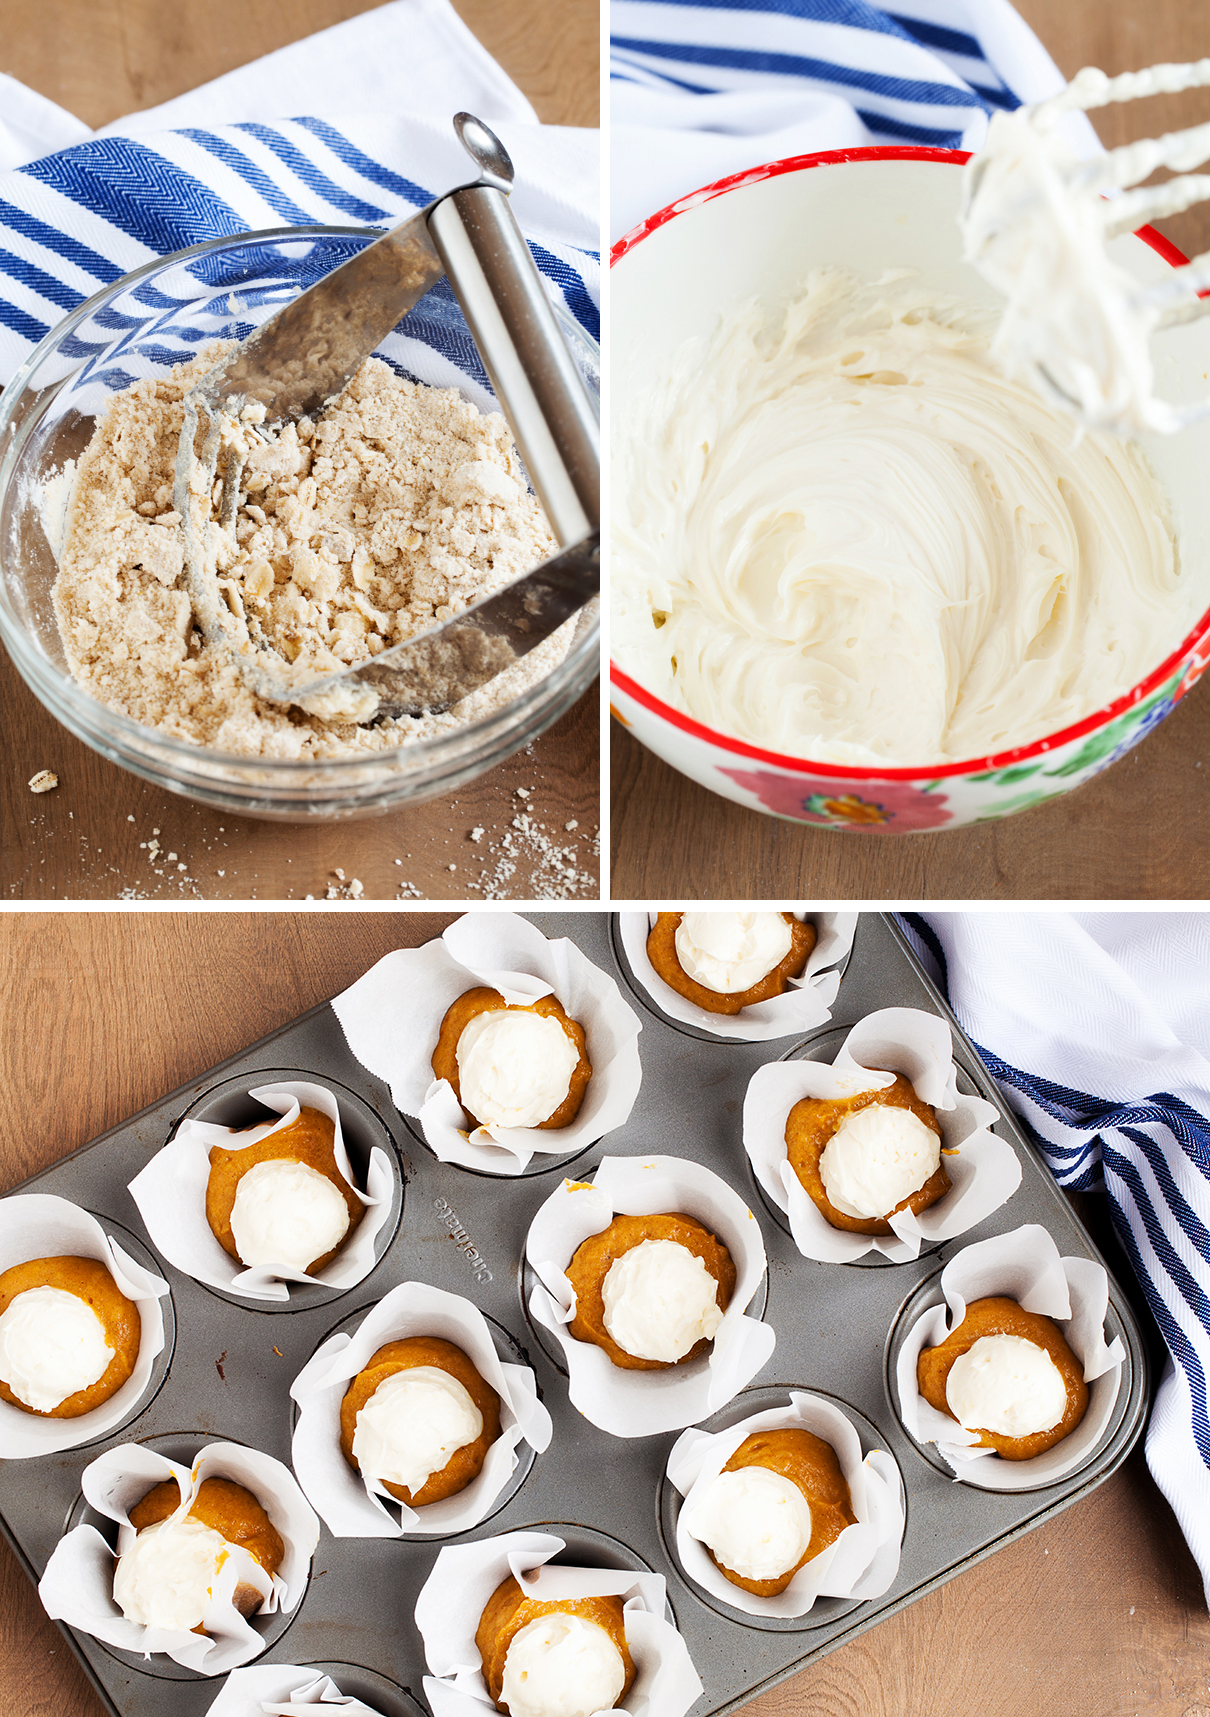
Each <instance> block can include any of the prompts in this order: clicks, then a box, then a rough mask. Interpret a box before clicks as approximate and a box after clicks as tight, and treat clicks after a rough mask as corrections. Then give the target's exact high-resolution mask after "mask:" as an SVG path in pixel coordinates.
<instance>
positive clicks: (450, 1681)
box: [416, 1532, 702, 1717]
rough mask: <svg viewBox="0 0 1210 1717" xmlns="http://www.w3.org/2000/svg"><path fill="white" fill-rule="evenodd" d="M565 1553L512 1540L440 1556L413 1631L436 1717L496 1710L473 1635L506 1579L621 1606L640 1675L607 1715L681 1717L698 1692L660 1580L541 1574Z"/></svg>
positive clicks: (529, 1535)
mask: <svg viewBox="0 0 1210 1717" xmlns="http://www.w3.org/2000/svg"><path fill="white" fill-rule="evenodd" d="M565 1548H566V1546H565V1544H564V1542H563V1540H562V1539H561V1538H556V1537H554V1536H553V1535H552V1534H550V1533H546V1532H507V1533H503V1534H501V1536H500V1537H498V1538H486V1539H484V1540H483V1541H482V1542H481V1543H479V1544H458V1545H451V1546H447V1548H446V1549H444V1550H443V1551H442V1552H441V1554H440V1555H439V1556H438V1558H437V1561H436V1563H435V1565H434V1567H433V1572H432V1573H431V1574H430V1575H429V1577H428V1579H427V1580H426V1581H425V1583H424V1586H423V1587H422V1589H421V1592H420V1597H419V1599H418V1600H417V1603H416V1626H417V1627H418V1628H419V1629H420V1632H421V1635H422V1636H423V1638H424V1654H425V1658H426V1660H427V1662H428V1666H429V1668H430V1669H431V1670H432V1672H433V1674H432V1675H431V1676H430V1675H426V1676H425V1678H424V1694H425V1698H426V1699H427V1700H428V1702H429V1707H430V1709H431V1710H432V1713H433V1717H486V1713H487V1712H494V1711H495V1709H496V1707H495V1703H494V1702H493V1701H492V1700H491V1699H490V1698H489V1696H488V1691H487V1684H486V1682H485V1681H484V1679H483V1670H482V1667H481V1663H482V1660H481V1659H480V1656H479V1649H478V1647H477V1646H476V1644H475V1632H476V1629H477V1628H478V1626H479V1619H480V1617H481V1616H482V1614H483V1611H484V1608H485V1606H486V1604H487V1600H488V1599H489V1598H490V1597H491V1595H492V1593H493V1592H494V1591H495V1590H496V1587H497V1586H499V1585H500V1584H501V1583H502V1582H503V1581H505V1580H507V1579H508V1576H509V1575H510V1574H512V1575H513V1577H514V1578H515V1579H516V1580H517V1581H519V1582H520V1584H521V1586H522V1587H524V1588H525V1590H526V1592H527V1593H528V1594H529V1596H531V1597H533V1598H535V1599H537V1600H538V1602H540V1603H560V1602H562V1601H563V1600H565V1599H573V1598H598V1597H619V1598H621V1599H622V1600H623V1625H624V1628H625V1632H626V1645H627V1647H628V1649H629V1651H630V1655H631V1657H632V1658H633V1659H634V1665H635V1669H636V1670H637V1671H638V1673H637V1675H636V1676H635V1679H634V1685H633V1687H632V1688H631V1689H630V1692H629V1693H628V1694H627V1696H626V1701H625V1704H623V1705H618V1706H611V1707H610V1709H611V1710H616V1711H626V1712H628V1713H629V1717H684V1713H685V1712H686V1711H688V1709H689V1707H690V1706H691V1705H692V1704H693V1702H694V1700H695V1699H696V1698H697V1697H698V1695H699V1694H700V1693H701V1691H702V1684H701V1682H700V1680H699V1679H698V1675H697V1671H696V1670H695V1669H694V1667H693V1663H692V1661H691V1660H690V1657H689V1650H688V1647H687V1646H686V1645H685V1642H684V1640H683V1639H682V1638H681V1636H680V1634H679V1633H678V1632H677V1631H676V1628H675V1627H674V1626H673V1625H672V1623H671V1622H670V1621H668V1620H667V1619H666V1617H665V1613H664V1610H665V1597H664V1576H663V1575H662V1574H646V1573H636V1572H634V1571H633V1570H631V1569H616V1568H564V1567H557V1568H546V1567H544V1564H545V1563H547V1562H549V1561H550V1559H551V1557H552V1556H557V1555H558V1554H559V1552H560V1551H561V1550H563V1549H565ZM435 1678H436V1679H435ZM594 1717H600V1714H599V1713H596V1714H594Z"/></svg>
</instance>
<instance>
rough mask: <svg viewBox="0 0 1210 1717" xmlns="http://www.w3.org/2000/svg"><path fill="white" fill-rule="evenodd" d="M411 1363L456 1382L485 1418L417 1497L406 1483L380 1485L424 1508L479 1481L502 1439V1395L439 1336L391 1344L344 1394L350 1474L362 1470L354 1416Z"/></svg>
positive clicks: (343, 1443) (343, 1436)
mask: <svg viewBox="0 0 1210 1717" xmlns="http://www.w3.org/2000/svg"><path fill="white" fill-rule="evenodd" d="M415 1365H433V1366H436V1367H437V1369H438V1370H439V1371H446V1372H448V1373H449V1375H450V1376H451V1377H455V1378H457V1380H458V1382H459V1383H461V1385H462V1387H463V1388H464V1389H465V1390H466V1392H467V1394H468V1395H469V1396H470V1398H471V1400H472V1401H473V1402H474V1403H475V1406H476V1407H477V1408H478V1409H479V1411H480V1413H481V1414H482V1415H483V1429H482V1431H481V1432H480V1433H479V1435H478V1436H477V1437H476V1438H475V1441H474V1442H473V1443H467V1444H466V1445H465V1447H464V1448H461V1449H455V1450H454V1452H453V1454H452V1455H451V1456H450V1458H449V1460H448V1461H447V1462H446V1463H445V1465H444V1466H443V1467H442V1468H441V1471H440V1472H436V1473H430V1474H429V1477H428V1479H427V1480H426V1481H425V1483H424V1484H423V1485H422V1486H421V1488H420V1489H419V1490H418V1491H417V1492H416V1494H415V1496H413V1495H412V1493H411V1491H410V1490H409V1489H408V1488H407V1486H406V1485H401V1484H393V1483H391V1482H389V1481H388V1480H385V1479H384V1480H383V1481H382V1483H383V1487H384V1489H386V1490H389V1491H390V1493H391V1495H392V1496H394V1497H398V1498H399V1501H400V1502H403V1503H406V1504H407V1505H408V1507H409V1508H423V1507H424V1506H425V1504H426V1503H430V1502H444V1501H445V1499H446V1497H447V1496H456V1495H457V1494H458V1492H459V1491H460V1490H465V1489H466V1487H467V1485H468V1484H470V1483H471V1481H472V1480H473V1479H477V1478H478V1477H479V1474H480V1472H481V1471H482V1470H483V1463H484V1461H485V1460H486V1459H487V1451H488V1449H490V1447H491V1446H492V1444H493V1443H494V1442H495V1440H496V1438H497V1437H498V1436H499V1435H500V1397H499V1396H498V1395H497V1394H496V1391H495V1390H494V1389H493V1388H492V1386H491V1384H490V1383H485V1382H484V1380H483V1378H482V1377H480V1375H479V1373H478V1372H477V1371H476V1370H475V1368H474V1366H473V1365H472V1364H471V1362H470V1360H469V1359H468V1358H467V1357H466V1355H465V1354H464V1353H463V1351H462V1349H461V1348H460V1347H455V1346H454V1344H453V1342H452V1341H442V1340H441V1338H440V1337H439V1336H429V1335H414V1336H408V1337H406V1338H405V1339H404V1340H402V1341H389V1342H387V1344H386V1346H385V1347H380V1348H379V1349H378V1352H377V1353H375V1354H373V1355H372V1356H371V1359H370V1363H369V1364H368V1365H367V1366H366V1368H365V1370H364V1371H359V1372H358V1373H357V1376H356V1377H355V1378H354V1379H353V1381H352V1382H351V1383H350V1384H349V1387H348V1389H347V1390H346V1391H345V1396H344V1400H343V1401H342V1402H341V1404H340V1448H341V1453H342V1454H343V1455H344V1458H345V1460H346V1461H348V1463H349V1465H350V1466H351V1467H352V1469H353V1471H354V1472H360V1471H361V1467H360V1465H359V1464H358V1460H357V1457H356V1455H355V1454H354V1453H353V1437H354V1435H355V1433H356V1430H357V1415H358V1414H359V1413H360V1412H361V1410H362V1408H363V1407H364V1406H365V1404H366V1402H367V1401H368V1400H369V1399H370V1396H371V1395H373V1393H374V1391H375V1390H376V1389H377V1388H378V1386H379V1384H381V1383H385V1382H386V1380H387V1378H388V1377H393V1376H394V1375H395V1373H396V1372H399V1371H407V1370H409V1369H410V1368H411V1367H412V1366H415Z"/></svg>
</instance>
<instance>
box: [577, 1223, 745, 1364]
mask: <svg viewBox="0 0 1210 1717" xmlns="http://www.w3.org/2000/svg"><path fill="white" fill-rule="evenodd" d="M644 1240H673V1241H675V1242H676V1243H677V1244H678V1245H679V1246H684V1247H685V1248H686V1250H687V1251H689V1252H692V1253H693V1255H694V1257H695V1258H700V1259H701V1261H702V1263H703V1264H704V1265H705V1266H706V1269H707V1270H708V1271H709V1273H710V1275H712V1276H713V1277H714V1280H715V1281H716V1282H717V1283H718V1305H719V1310H720V1311H723V1312H725V1311H726V1309H727V1307H728V1305H729V1304H730V1303H731V1296H732V1294H733V1293H734V1292H735V1279H736V1272H735V1264H734V1262H733V1261H732V1258H731V1254H730V1252H728V1250H727V1248H726V1247H725V1246H724V1245H723V1243H722V1241H721V1240H719V1239H718V1238H717V1236H715V1235H713V1234H711V1232H710V1230H709V1229H708V1228H703V1227H702V1225H701V1223H700V1222H695V1221H694V1220H693V1218H692V1217H691V1216H684V1215H681V1214H679V1213H677V1212H668V1213H663V1212H661V1213H657V1214H653V1215H650V1216H615V1217H614V1219H613V1221H612V1222H611V1223H610V1224H609V1226H608V1228H602V1229H601V1231H600V1233H599V1234H590V1235H589V1236H588V1239H587V1240H585V1241H584V1242H583V1244H582V1245H580V1246H578V1247H577V1248H576V1250H575V1253H574V1254H573V1256H572V1260H571V1263H570V1264H569V1265H568V1266H567V1278H568V1280H569V1281H570V1283H571V1285H572V1287H573V1288H574V1289H575V1291H576V1315H575V1317H574V1318H573V1319H572V1321H571V1323H570V1325H569V1326H568V1328H569V1332H570V1334H571V1335H572V1336H574V1337H575V1339H576V1340H577V1341H591V1342H595V1343H596V1345H597V1346H598V1347H600V1348H604V1350H605V1352H606V1353H607V1354H608V1355H609V1357H610V1359H611V1360H612V1361H613V1363H614V1364H615V1365H617V1366H621V1367H622V1368H623V1370H626V1371H666V1370H668V1368H669V1366H670V1365H685V1364H687V1363H688V1361H689V1360H691V1359H696V1358H697V1357H698V1355H699V1354H701V1353H705V1352H706V1350H707V1348H709V1347H710V1345H711V1343H710V1342H709V1341H708V1340H706V1339H703V1340H701V1341H699V1342H695V1344H694V1345H693V1347H691V1348H690V1349H689V1352H688V1353H687V1354H685V1355H684V1356H683V1357H682V1358H681V1359H677V1360H664V1359H638V1358H636V1356H635V1355H634V1354H632V1353H627V1352H626V1350H625V1348H623V1347H619V1346H618V1344H617V1342H616V1341H615V1340H614V1339H613V1337H612V1336H611V1335H610V1333H609V1331H608V1330H607V1329H606V1328H605V1297H604V1288H605V1278H606V1276H607V1275H608V1274H609V1271H610V1269H611V1268H612V1267H613V1265H614V1263H615V1262H616V1261H617V1259H619V1258H620V1257H622V1255H623V1253H626V1252H629V1251H631V1250H632V1249H633V1248H634V1247H635V1246H640V1245H641V1244H642V1243H643V1241H644Z"/></svg>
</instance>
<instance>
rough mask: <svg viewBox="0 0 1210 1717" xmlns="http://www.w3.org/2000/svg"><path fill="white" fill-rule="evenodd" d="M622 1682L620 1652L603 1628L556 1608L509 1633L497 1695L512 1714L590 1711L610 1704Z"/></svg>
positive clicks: (558, 1715) (557, 1716)
mask: <svg viewBox="0 0 1210 1717" xmlns="http://www.w3.org/2000/svg"><path fill="white" fill-rule="evenodd" d="M625 1685H626V1666H625V1664H624V1663H623V1661H622V1654H621V1652H620V1651H619V1650H618V1648H617V1646H616V1645H615V1644H614V1643H613V1641H612V1640H611V1639H610V1637H609V1635H608V1634H607V1633H606V1632H605V1629H604V1628H602V1627H598V1626H597V1624H596V1622H590V1621H587V1620H586V1619H585V1618H584V1617H583V1616H577V1615H572V1614H571V1613H570V1612H568V1611H558V1610H555V1611H552V1612H551V1613H550V1614H549V1615H545V1616H539V1617H538V1618H537V1619H536V1621H532V1622H529V1623H528V1624H527V1625H526V1626H525V1627H523V1628H519V1629H518V1630H517V1632H516V1633H515V1634H514V1635H513V1638H512V1642H511V1644H510V1645H509V1648H508V1652H507V1654H506V1656H505V1659H504V1678H503V1686H502V1687H501V1689H500V1697H501V1699H502V1700H503V1702H504V1704H505V1705H507V1706H508V1709H509V1712H510V1714H511V1717H594V1714H595V1713H596V1712H598V1711H612V1710H613V1708H614V1704H615V1702H616V1700H617V1699H618V1696H619V1695H620V1693H621V1691H622V1689H623V1687H624V1686H625Z"/></svg>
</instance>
